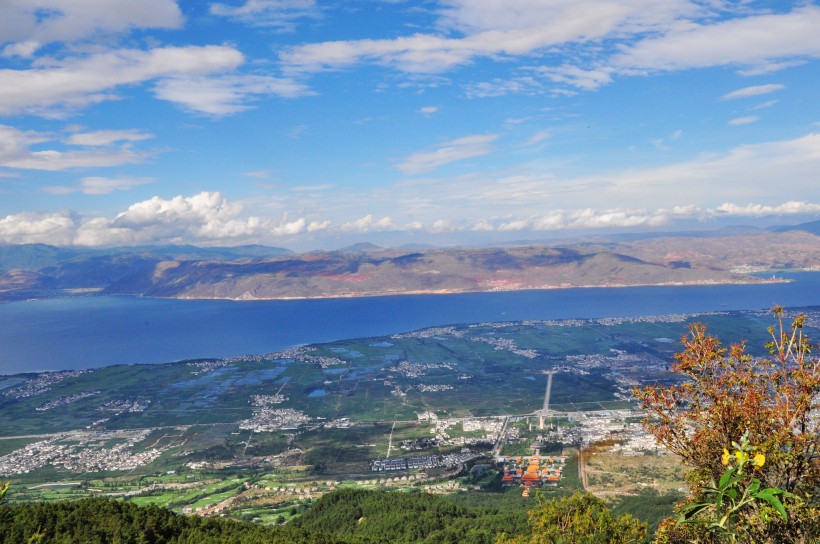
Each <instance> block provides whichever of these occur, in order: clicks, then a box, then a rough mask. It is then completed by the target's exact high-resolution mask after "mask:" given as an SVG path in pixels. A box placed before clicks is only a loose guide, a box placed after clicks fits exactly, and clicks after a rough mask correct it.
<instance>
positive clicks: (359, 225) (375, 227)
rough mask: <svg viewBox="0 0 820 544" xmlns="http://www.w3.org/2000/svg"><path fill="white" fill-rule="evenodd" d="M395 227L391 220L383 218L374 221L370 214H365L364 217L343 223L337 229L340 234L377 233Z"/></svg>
mask: <svg viewBox="0 0 820 544" xmlns="http://www.w3.org/2000/svg"><path fill="white" fill-rule="evenodd" d="M395 228H396V227H395V225H394V224H393V220H392V219H390V218H389V217H387V216H385V217H382V218H381V219H376V218H374V217H373V215H372V214H367V215H365V216H364V217H362V218H360V219H357V220H356V221H351V222H350V223H344V224H343V225H341V226H340V227H339V230H341V231H342V232H379V231H385V230H394V229H395Z"/></svg>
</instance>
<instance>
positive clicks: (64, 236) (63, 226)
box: [0, 212, 76, 246]
mask: <svg viewBox="0 0 820 544" xmlns="http://www.w3.org/2000/svg"><path fill="white" fill-rule="evenodd" d="M75 232H76V219H75V218H74V217H72V216H71V215H69V214H68V213H35V212H23V213H19V214H15V215H7V216H6V217H4V218H2V219H0V242H2V243H4V244H37V243H44V244H52V245H60V246H65V245H70V244H71V243H72V241H73V239H74V235H75Z"/></svg>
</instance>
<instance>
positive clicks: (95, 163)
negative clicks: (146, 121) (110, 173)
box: [0, 149, 148, 172]
mask: <svg viewBox="0 0 820 544" xmlns="http://www.w3.org/2000/svg"><path fill="white" fill-rule="evenodd" d="M147 156H148V154H146V153H139V152H136V151H132V150H130V149H114V150H104V151H54V150H48V151H31V152H29V153H28V154H27V155H26V156H24V157H20V158H17V159H12V160H6V161H3V162H0V165H2V166H7V167H10V168H20V169H23V170H46V171H52V172H55V171H59V170H71V169H74V168H105V167H111V166H121V165H123V164H136V163H140V162H142V161H144V160H145V158H146V157H147Z"/></svg>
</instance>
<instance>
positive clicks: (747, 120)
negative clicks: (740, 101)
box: [729, 115, 760, 127]
mask: <svg viewBox="0 0 820 544" xmlns="http://www.w3.org/2000/svg"><path fill="white" fill-rule="evenodd" d="M759 119H760V117H758V116H757V115H747V116H745V117H735V118H734V119H730V120H729V124H730V125H732V126H733V127H736V126H741V125H749V124H751V123H754V122H756V121H758V120H759Z"/></svg>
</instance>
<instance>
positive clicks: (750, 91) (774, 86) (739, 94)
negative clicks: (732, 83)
mask: <svg viewBox="0 0 820 544" xmlns="http://www.w3.org/2000/svg"><path fill="white" fill-rule="evenodd" d="M785 88H786V86H785V85H781V84H779V83H769V84H768V85H753V86H751V87H744V88H742V89H738V90H736V91H732V92H730V93H726V94H724V95H723V96H721V97H720V98H721V99H723V100H735V99H738V98H746V97H747V96H760V95H762V94H769V93H773V92H775V91H781V90H783V89H785Z"/></svg>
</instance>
